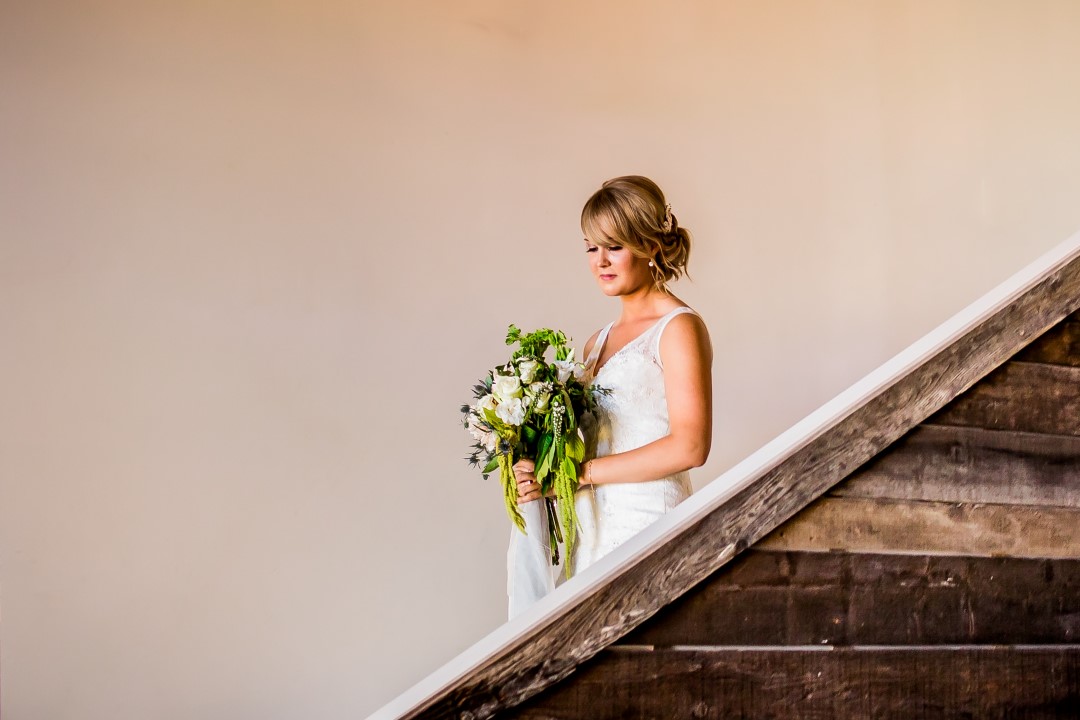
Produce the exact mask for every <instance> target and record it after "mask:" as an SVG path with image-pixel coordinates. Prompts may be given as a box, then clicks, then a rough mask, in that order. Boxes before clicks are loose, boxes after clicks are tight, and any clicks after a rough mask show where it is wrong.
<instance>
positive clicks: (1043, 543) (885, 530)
mask: <svg viewBox="0 0 1080 720" xmlns="http://www.w3.org/2000/svg"><path fill="white" fill-rule="evenodd" d="M755 547H759V548H761V549H763V550H809V551H819V552H820V551H829V550H846V551H848V552H868V553H878V552H889V553H908V554H916V555H924V554H939V555H940V554H947V555H978V556H995V555H1007V556H1010V557H1030V558H1080V509H1077V508H1062V507H1043V506H1036V505H1023V506H1021V505H991V504H983V503H941V502H928V501H924V500H892V499H886V498H855V497H824V498H821V499H819V500H817V501H816V502H814V503H813V504H811V505H810V506H809V507H807V508H806V510H804V511H803V512H801V513H799V515H797V516H796V517H795V518H794V519H792V520H791V521H789V522H787V523H785V524H784V525H782V526H780V527H779V528H777V529H776V530H774V531H773V532H772V533H770V534H769V535H768V536H766V537H765V538H764V539H763V540H762V541H761V542H759V543H758V544H757V545H756V546H755Z"/></svg>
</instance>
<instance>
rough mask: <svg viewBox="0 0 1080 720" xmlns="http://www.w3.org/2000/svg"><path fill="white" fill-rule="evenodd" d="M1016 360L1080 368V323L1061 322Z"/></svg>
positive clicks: (1074, 321)
mask: <svg viewBox="0 0 1080 720" xmlns="http://www.w3.org/2000/svg"><path fill="white" fill-rule="evenodd" d="M1072 317H1075V315H1073V316H1072ZM1016 359H1017V360H1023V361H1025V362H1043V363H1053V364H1055V365H1072V366H1073V367H1080V322H1078V321H1076V320H1071V321H1070V320H1063V321H1062V322H1060V323H1058V324H1057V325H1056V326H1054V327H1053V328H1052V329H1050V330H1049V331H1047V332H1046V333H1045V334H1044V335H1042V336H1041V337H1039V339H1037V340H1036V341H1035V342H1033V343H1031V344H1030V345H1028V346H1027V347H1026V348H1024V349H1023V350H1021V351H1020V352H1019V353H1018V354H1017V355H1016Z"/></svg>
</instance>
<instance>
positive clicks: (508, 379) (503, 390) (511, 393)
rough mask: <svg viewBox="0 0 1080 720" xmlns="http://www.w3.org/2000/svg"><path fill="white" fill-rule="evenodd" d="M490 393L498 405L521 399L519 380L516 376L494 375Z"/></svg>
mask: <svg viewBox="0 0 1080 720" xmlns="http://www.w3.org/2000/svg"><path fill="white" fill-rule="evenodd" d="M491 391H492V392H493V393H494V394H495V399H496V400H498V401H499V402H500V403H502V402H505V401H506V400H509V399H510V398H519V397H521V378H519V377H518V376H516V375H496V376H495V382H494V383H493V384H492V389H491Z"/></svg>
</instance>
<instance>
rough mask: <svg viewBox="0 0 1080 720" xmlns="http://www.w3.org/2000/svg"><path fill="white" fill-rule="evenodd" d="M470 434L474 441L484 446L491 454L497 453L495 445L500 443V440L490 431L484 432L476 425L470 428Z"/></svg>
mask: <svg viewBox="0 0 1080 720" xmlns="http://www.w3.org/2000/svg"><path fill="white" fill-rule="evenodd" d="M469 434H470V435H472V437H473V440H475V441H477V442H478V443H480V444H481V445H483V446H484V449H485V450H487V451H488V452H489V453H493V452H495V445H496V443H497V442H498V438H497V437H496V436H495V433H493V432H492V431H490V430H484V429H483V428H479V427H477V426H475V425H470V426H469Z"/></svg>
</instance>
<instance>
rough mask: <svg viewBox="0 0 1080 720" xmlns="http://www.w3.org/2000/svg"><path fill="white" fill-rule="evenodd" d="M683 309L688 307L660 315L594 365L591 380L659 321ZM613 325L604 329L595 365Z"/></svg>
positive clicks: (677, 308)
mask: <svg viewBox="0 0 1080 720" xmlns="http://www.w3.org/2000/svg"><path fill="white" fill-rule="evenodd" d="M684 307H688V306H687V305H679V306H678V307H674V308H672V309H671V310H669V311H668V312H666V313H664V314H663V315H661V316H660V317H658V318H657V319H656V322H654V323H653V324H652V325H650V326H649V327H647V328H645V329H644V330H642V331H641V332H640V333H638V335H637V336H636V337H634V339H633V340H630V341H629V342H627V343H626V344H625V345H623V346H622V347H621V348H619V349H618V350H616V351H615V352H613V353H611V357H609V358H608V359H607V360H605V361H604V364H603V365H600V366H599V367H596V365H595V364H594V366H593V372H592V376H593V378H594V379H595V378H596V377H597V376H599V375H600V371H601V370H603V369H604V368H606V367H607V366H608V364H610V363H611V361H612V360H614V359H615V358H616V356H618V354H619V353H621V352H622V351H623V350H625V349H626V348H628V347H630V346H631V345H633V344H634V343H636V342H637V341H638V340H640V339H641V338H643V337H645V336H646V335H647V334H648V333H649V332H651V331H652V329H653V328H654V327H656V326H657V325H659V324H660V321H662V320H663V319H664V318H666V317H667V316H668V315H671V314H672V313H674V312H676V311H678V310H680V309H682V308H684ZM614 324H615V321H614V320H612V321H611V322H610V323H608V326H607V328H605V329H604V339H603V341H602V342H601V343H600V349H599V350H597V351H596V362H597V363H599V362H600V356H601V355H602V354H603V352H604V348H606V347H607V341H608V334H609V333H610V332H611V328H612V326H613V325H614Z"/></svg>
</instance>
